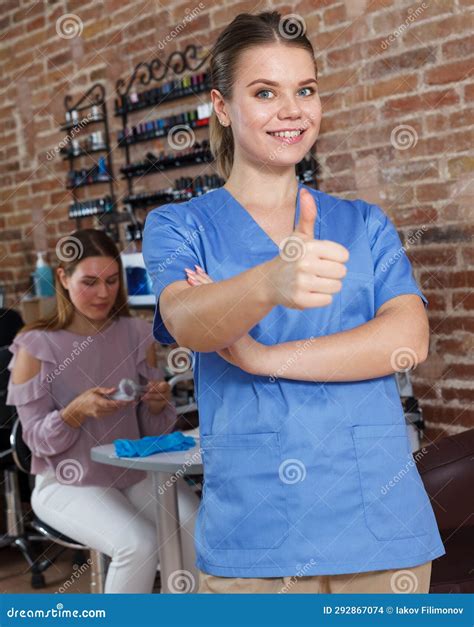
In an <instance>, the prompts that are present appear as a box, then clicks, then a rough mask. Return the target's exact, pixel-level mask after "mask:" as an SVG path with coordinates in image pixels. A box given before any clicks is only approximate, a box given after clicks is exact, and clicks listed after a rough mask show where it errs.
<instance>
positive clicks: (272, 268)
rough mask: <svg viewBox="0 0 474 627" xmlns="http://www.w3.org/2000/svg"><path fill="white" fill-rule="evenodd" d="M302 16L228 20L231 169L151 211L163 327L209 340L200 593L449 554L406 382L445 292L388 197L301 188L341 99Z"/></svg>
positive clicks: (199, 388) (219, 54) (219, 157)
mask: <svg viewBox="0 0 474 627" xmlns="http://www.w3.org/2000/svg"><path fill="white" fill-rule="evenodd" d="M294 26H295V25H294V24H293V25H292V24H288V23H285V18H284V17H283V18H282V17H281V16H280V15H279V14H278V13H275V12H274V13H263V14H260V15H247V14H241V15H239V16H237V18H235V20H234V21H233V22H232V23H231V24H230V25H229V26H228V27H227V28H226V29H225V30H224V31H223V33H221V35H220V36H219V38H218V40H217V41H216V43H215V45H214V47H213V49H212V51H211V53H210V72H211V78H212V90H211V98H212V102H213V109H214V110H213V115H212V119H211V128H210V138H211V146H212V150H213V153H214V155H215V157H216V161H217V165H218V168H219V170H220V172H221V173H222V175H223V176H224V177H225V178H226V179H227V181H226V183H225V185H224V186H223V187H221V188H220V189H217V190H213V191H210V192H208V193H206V194H204V195H203V196H200V197H197V198H193V199H191V200H189V201H187V202H184V203H181V204H178V203H176V204H168V205H165V206H161V207H158V208H156V209H154V210H153V211H151V212H150V213H149V215H148V217H147V220H146V225H145V234H144V245H143V253H144V258H145V262H146V266H147V268H148V271H149V273H150V276H151V278H152V281H153V286H154V291H155V294H156V297H157V307H156V312H155V321H154V334H155V337H156V339H157V340H158V341H160V342H161V343H163V344H171V343H175V342H177V343H178V344H179V345H180V346H181V347H183V348H182V350H183V351H192V353H193V370H194V379H195V387H196V395H197V402H198V407H199V415H200V433H201V441H200V444H201V447H202V456H203V462H204V490H203V498H202V502H201V507H200V511H199V515H198V519H197V522H196V530H195V546H196V553H197V561H196V565H197V567H198V568H199V570H200V591H201V592H392V591H402V592H403V591H406V592H410V591H413V592H415V591H416V592H428V589H429V581H430V572H431V561H432V560H433V559H434V558H436V557H439V556H441V555H443V554H444V552H445V551H444V547H443V544H442V542H441V538H440V535H439V532H438V528H437V525H436V520H435V518H434V514H433V510H432V507H431V505H430V502H429V498H428V496H427V494H426V492H425V489H424V487H423V483H422V481H421V479H420V476H419V474H418V471H417V468H416V465H415V462H414V459H413V456H412V454H411V451H410V444H409V438H408V433H407V427H406V424H405V417H404V413H403V408H402V405H401V402H400V398H399V395H398V392H397V387H396V382H395V377H394V372H395V371H397V370H400V369H404V368H407V367H410V366H411V367H414V366H416V365H417V364H418V363H420V362H422V361H423V360H424V359H426V356H427V352H428V344H429V327H428V322H427V316H426V311H425V306H426V305H427V300H426V298H425V297H424V295H423V294H422V292H421V291H420V289H419V288H418V285H417V284H416V281H415V280H414V278H413V273H412V269H411V265H410V262H409V260H408V259H407V257H406V254H405V251H404V249H403V247H402V244H401V241H400V238H399V236H398V234H397V231H396V229H395V227H394V226H393V224H392V222H391V221H390V219H389V218H388V217H387V216H386V215H385V213H384V212H383V211H382V210H381V209H380V208H379V207H378V206H377V205H375V204H370V203H368V202H365V201H363V200H344V199H342V198H338V197H336V196H332V195H330V194H326V193H323V192H321V191H318V190H314V189H311V188H310V187H307V186H306V185H303V184H298V182H297V179H296V177H295V164H297V163H298V162H299V161H301V159H302V158H303V157H304V156H305V155H306V153H307V152H308V151H309V150H310V149H311V147H312V146H313V144H314V143H315V141H316V139H317V136H318V133H319V126H320V120H321V103H320V99H319V96H318V92H317V73H316V64H315V60H314V51H313V48H312V46H311V44H310V42H309V41H308V39H307V38H306V36H305V35H304V33H299V34H297V35H295V29H294ZM296 26H297V27H298V24H296ZM300 26H301V24H300ZM298 131H303V132H302V133H298ZM349 132H350V130H348V133H349ZM195 266H199V267H200V268H202V269H203V272H202V273H201V278H200V279H199V278H197V279H194V280H190V281H187V280H186V274H185V273H186V272H187V271H188V270H193V269H194V268H195ZM186 269H187V270H186ZM188 276H189V277H191V274H189V273H188ZM195 276H197V277H199V275H195Z"/></svg>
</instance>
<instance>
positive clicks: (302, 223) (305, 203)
mask: <svg viewBox="0 0 474 627" xmlns="http://www.w3.org/2000/svg"><path fill="white" fill-rule="evenodd" d="M317 215H318V208H317V206H316V203H315V201H314V198H313V196H312V194H311V193H310V192H309V191H308V190H307V189H304V188H302V189H301V190H300V217H299V220H298V224H297V225H296V228H295V233H303V234H304V235H309V237H312V238H313V239H314V225H315V224H316V218H317Z"/></svg>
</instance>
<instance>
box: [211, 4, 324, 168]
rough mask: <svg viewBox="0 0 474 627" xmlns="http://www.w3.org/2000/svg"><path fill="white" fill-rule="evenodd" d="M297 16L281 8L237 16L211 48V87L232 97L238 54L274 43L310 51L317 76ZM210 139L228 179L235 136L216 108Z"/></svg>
mask: <svg viewBox="0 0 474 627" xmlns="http://www.w3.org/2000/svg"><path fill="white" fill-rule="evenodd" d="M297 18H298V16H294V15H288V16H286V17H285V16H284V15H283V16H282V15H281V14H280V13H278V11H271V12H264V13H259V14H257V15H252V14H250V13H240V15H237V17H235V18H234V19H233V21H232V22H231V23H230V24H229V25H228V26H227V27H226V28H225V29H224V30H223V31H222V32H221V33H220V35H219V37H218V38H217V40H216V42H215V43H214V45H213V47H212V48H211V50H210V51H209V54H208V59H209V73H210V79H211V89H217V90H218V91H219V92H220V93H221V94H222V96H223V98H224V99H227V100H230V99H231V97H232V89H233V85H234V83H235V76H236V67H237V63H238V60H239V55H240V54H241V53H242V52H243V51H244V50H247V49H248V48H251V47H254V46H261V45H268V44H273V43H281V44H284V45H285V46H297V47H298V48H304V49H305V50H307V51H308V52H309V53H310V54H311V57H312V59H313V62H314V68H315V72H316V77H317V75H318V68H317V64H316V59H315V58H314V49H313V46H312V44H311V42H310V41H309V39H308V38H307V37H306V35H305V25H304V22H303V20H302V18H300V19H297ZM209 142H210V147H211V152H212V155H213V157H214V159H215V161H216V167H217V170H218V172H219V174H220V175H221V176H222V177H224V178H228V177H229V175H230V172H231V170H232V165H233V163H234V136H233V134H232V129H231V127H230V126H222V124H221V123H220V122H219V120H218V118H217V115H216V113H215V111H214V110H213V111H212V114H211V119H210V121H209Z"/></svg>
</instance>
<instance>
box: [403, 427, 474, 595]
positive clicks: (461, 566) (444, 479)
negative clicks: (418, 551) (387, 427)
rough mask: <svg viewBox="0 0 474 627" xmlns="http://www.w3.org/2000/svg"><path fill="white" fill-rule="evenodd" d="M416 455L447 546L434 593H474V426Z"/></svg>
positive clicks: (436, 564)
mask: <svg viewBox="0 0 474 627" xmlns="http://www.w3.org/2000/svg"><path fill="white" fill-rule="evenodd" d="M415 459H416V465H417V468H418V471H419V473H420V475H421V478H422V480H423V483H424V485H425V488H426V491H427V493H428V495H429V497H430V499H431V504H432V506H433V511H434V513H435V516H436V520H437V523H438V528H439V531H440V535H441V538H442V540H443V544H444V547H445V549H446V554H445V555H443V556H441V557H438V558H437V559H436V560H433V564H432V571H431V586H430V593H432V594H446V593H453V592H454V593H472V592H474V569H473V564H474V516H473V502H474V497H473V486H474V462H473V459H474V429H469V430H466V431H463V432H462V433H458V434H457V435H452V436H449V437H445V438H442V439H440V440H437V441H436V442H433V443H432V444H429V445H427V446H425V447H423V448H422V449H421V450H419V451H418V452H417V453H416V455H415Z"/></svg>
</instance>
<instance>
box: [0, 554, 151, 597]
mask: <svg viewBox="0 0 474 627" xmlns="http://www.w3.org/2000/svg"><path fill="white" fill-rule="evenodd" d="M44 548H45V553H46V555H47V556H50V555H51V553H53V554H54V553H55V552H56V550H57V549H56V545H52V546H51V547H50V548H48V545H47V544H44ZM75 554H76V553H75V551H73V550H71V549H66V550H65V551H64V553H63V554H62V555H61V556H60V557H59V558H58V559H57V561H56V562H54V564H53V565H52V566H50V567H49V568H48V569H47V570H46V571H45V573H44V578H45V582H46V586H45V587H44V588H40V589H35V588H32V587H31V573H30V571H29V569H28V564H27V562H26V560H25V559H24V557H23V556H22V554H21V553H20V551H18V550H16V549H12V548H8V547H6V548H2V549H0V594H4V593H12V592H13V593H18V592H22V593H25V592H26V593H34V594H41V593H44V592H48V593H53V594H54V593H61V592H66V593H68V594H74V593H87V592H90V572H89V568H88V567H87V562H85V564H84V565H83V566H82V567H81V566H78V565H74V564H73V559H74V556H75ZM87 558H88V555H87V553H85V554H84V560H87ZM153 592H154V593H159V592H160V581H159V574H158V575H157V578H156V581H155V589H154V590H153Z"/></svg>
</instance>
